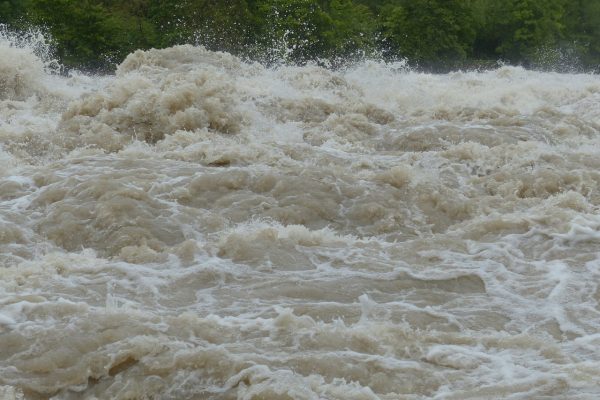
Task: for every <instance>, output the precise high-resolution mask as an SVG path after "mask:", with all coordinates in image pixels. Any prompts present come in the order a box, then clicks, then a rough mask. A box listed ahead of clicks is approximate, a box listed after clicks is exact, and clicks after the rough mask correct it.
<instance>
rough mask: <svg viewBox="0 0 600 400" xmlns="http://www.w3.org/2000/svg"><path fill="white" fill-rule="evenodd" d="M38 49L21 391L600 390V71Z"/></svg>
mask: <svg viewBox="0 0 600 400" xmlns="http://www.w3.org/2000/svg"><path fill="white" fill-rule="evenodd" d="M11 40H12V41H11ZM34 50H35V49H34V48H33V47H32V46H31V45H30V44H28V43H15V41H14V38H12V39H11V38H10V37H6V36H5V37H1V38H0V398H7V399H20V398H21V399H22V398H25V399H48V398H51V399H243V400H251V399H255V400H258V399H294V400H308V399H311V400H312V399H340V400H341V399H344V400H349V399H356V400H358V399H360V400H363V399H364V400H366V399H390V400H391V399H411V400H412V399H597V398H598V397H599V396H600V305H599V301H600V213H599V207H598V206H599V205H600V191H599V189H600V78H599V77H598V76H596V75H585V74H580V75H576V74H557V73H542V72H535V71H528V70H525V69H522V68H516V67H501V68H498V69H496V70H493V71H486V72H455V73H450V74H445V75H431V74H425V73H419V72H414V71H411V70H409V69H407V68H406V67H405V66H404V65H402V64H385V63H380V62H362V63H360V64H357V65H354V66H352V67H347V68H345V69H342V70H339V71H332V70H328V69H324V68H320V67H317V66H310V65H309V66H303V67H296V66H279V67H272V68H267V67H264V66H262V65H259V64H253V63H247V62H243V61H241V60H239V59H237V58H235V57H234V56H231V55H229V54H225V53H215V52H209V51H207V50H205V49H204V48H202V47H192V46H179V47H174V48H169V49H164V50H150V51H137V52H135V53H133V54H131V55H130V56H129V57H127V59H126V60H125V61H124V62H123V63H122V64H121V65H120V66H119V67H118V69H117V72H116V74H115V75H114V76H101V77H99V76H92V75H86V74H84V73H74V72H73V73H71V74H69V75H61V74H57V73H55V72H53V71H55V70H54V69H53V67H52V65H54V64H52V65H51V63H50V64H49V63H48V61H47V60H45V59H44V57H42V56H40V55H39V52H38V53H35V52H34Z"/></svg>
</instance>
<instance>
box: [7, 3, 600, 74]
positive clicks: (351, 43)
mask: <svg viewBox="0 0 600 400" xmlns="http://www.w3.org/2000/svg"><path fill="white" fill-rule="evenodd" d="M0 23H4V24H7V25H8V26H9V27H11V28H12V29H15V30H23V29H30V28H31V27H34V26H38V27H41V29H42V30H47V31H48V32H49V33H50V34H51V35H50V37H52V40H53V45H54V47H55V49H56V53H57V55H58V57H59V58H60V59H61V60H62V62H63V63H64V65H66V66H68V67H77V68H85V69H95V70H110V69H113V68H114V65H115V64H116V63H119V62H120V61H121V60H122V59H123V58H124V57H125V56H126V55H127V54H128V53H130V52H131V51H133V50H135V49H147V48H151V47H155V48H161V47H167V46H172V45H175V44H182V43H194V44H203V45H205V46H206V47H207V48H209V49H213V50H222V51H228V52H230V53H233V54H236V55H238V56H241V57H244V58H249V59H253V60H258V61H261V62H266V63H270V62H278V61H286V62H293V63H305V62H309V61H316V62H321V63H333V65H335V64H336V63H341V62H346V61H347V60H353V59H356V58H361V57H365V56H366V57H375V58H383V59H385V60H399V59H407V60H409V62H410V64H411V65H412V66H415V67H418V68H421V69H424V70H433V71H444V70H450V69H456V68H477V67H486V66H492V65H496V62H497V61H498V60H501V61H504V62H506V63H511V64H521V65H525V66H527V67H532V68H541V69H558V70H569V71H573V70H587V71H591V70H593V71H595V70H597V69H598V67H599V65H600V0H128V1H122V0H0Z"/></svg>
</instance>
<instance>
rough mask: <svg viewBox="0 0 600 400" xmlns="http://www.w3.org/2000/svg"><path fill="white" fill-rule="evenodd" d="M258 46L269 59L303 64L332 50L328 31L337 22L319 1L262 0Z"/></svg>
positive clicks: (258, 4) (259, 14)
mask: <svg viewBox="0 0 600 400" xmlns="http://www.w3.org/2000/svg"><path fill="white" fill-rule="evenodd" d="M256 15H257V17H258V20H259V21H260V22H261V23H260V28H259V30H258V36H257V38H258V40H257V42H258V45H259V46H258V49H259V51H261V52H263V53H265V54H266V55H267V61H271V62H272V61H280V60H287V61H292V62H299V63H303V62H306V61H308V60H312V59H315V58H316V57H319V56H324V55H325V54H326V52H327V50H328V49H329V44H328V42H327V39H326V38H325V32H328V31H331V29H332V27H333V21H332V19H331V17H330V16H329V15H328V14H327V13H326V12H325V11H323V9H322V8H321V6H320V4H319V2H317V1H315V0H259V1H257V2H256Z"/></svg>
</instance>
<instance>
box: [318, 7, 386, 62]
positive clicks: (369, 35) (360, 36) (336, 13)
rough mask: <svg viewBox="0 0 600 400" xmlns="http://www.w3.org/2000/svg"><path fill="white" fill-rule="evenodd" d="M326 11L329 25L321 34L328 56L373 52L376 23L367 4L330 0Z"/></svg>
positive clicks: (343, 56) (358, 54)
mask: <svg viewBox="0 0 600 400" xmlns="http://www.w3.org/2000/svg"><path fill="white" fill-rule="evenodd" d="M327 11H328V13H329V16H330V18H331V25H330V28H329V29H328V30H326V31H325V32H324V33H323V36H324V38H325V40H326V42H327V47H328V53H329V56H330V57H339V58H347V57H351V56H360V55H361V54H360V53H365V54H371V53H373V52H374V50H375V30H376V26H377V23H376V20H375V16H374V15H373V13H372V12H371V10H370V9H369V8H368V7H367V6H365V5H362V4H355V3H354V2H352V1H351V0H332V1H331V2H330V4H329V5H328V7H327Z"/></svg>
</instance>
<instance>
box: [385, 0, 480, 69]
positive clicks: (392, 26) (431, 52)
mask: <svg viewBox="0 0 600 400" xmlns="http://www.w3.org/2000/svg"><path fill="white" fill-rule="evenodd" d="M468 6H469V2H468V1H466V0H455V1H446V0H412V1H411V0H407V1H400V2H391V3H388V4H387V5H385V6H383V8H382V10H381V20H382V28H381V29H382V34H383V37H384V40H385V42H386V45H387V46H388V49H389V51H391V52H392V53H394V54H399V55H400V56H402V57H406V58H408V59H409V60H411V61H414V62H417V63H418V64H420V65H421V66H424V67H427V68H433V69H440V68H441V69H444V68H447V67H448V66H456V65H460V63H461V62H463V61H464V60H466V59H467V57H468V56H469V55H470V54H471V51H472V47H473V43H474V40H475V26H474V20H473V16H472V13H471V10H470V9H469V7H468Z"/></svg>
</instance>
